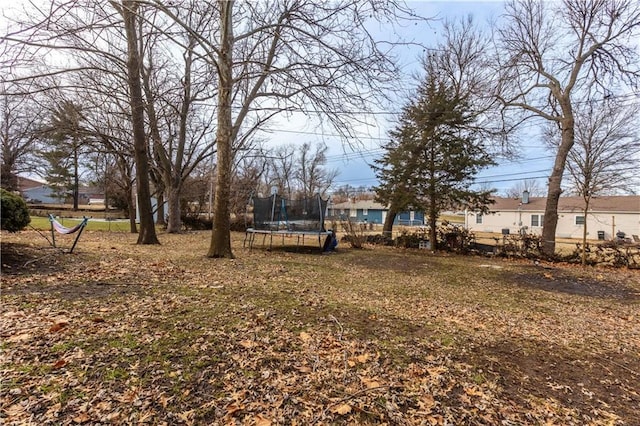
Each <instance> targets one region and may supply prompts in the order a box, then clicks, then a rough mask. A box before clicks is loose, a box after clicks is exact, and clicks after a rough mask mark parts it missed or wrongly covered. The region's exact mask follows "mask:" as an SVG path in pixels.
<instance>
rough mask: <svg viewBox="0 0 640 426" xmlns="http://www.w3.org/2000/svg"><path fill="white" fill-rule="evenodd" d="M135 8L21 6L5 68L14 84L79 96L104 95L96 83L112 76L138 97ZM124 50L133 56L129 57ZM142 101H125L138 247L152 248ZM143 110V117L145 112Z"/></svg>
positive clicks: (79, 1)
mask: <svg viewBox="0 0 640 426" xmlns="http://www.w3.org/2000/svg"><path fill="white" fill-rule="evenodd" d="M137 7H138V2H136V1H130V2H126V4H125V3H123V2H118V1H115V0H111V1H109V2H92V1H87V0H71V1H61V0H60V1H57V0H56V1H54V2H52V3H51V5H50V7H47V8H37V7H36V8H25V10H24V14H23V15H22V16H21V17H20V19H22V20H23V22H16V23H15V30H12V31H11V32H10V33H8V34H7V35H5V36H4V37H3V38H2V41H3V46H4V51H3V53H5V54H6V56H7V57H9V58H11V60H10V61H9V65H8V66H9V68H10V70H11V71H12V72H13V73H14V74H15V77H12V79H13V81H24V80H29V81H31V82H34V85H36V86H37V87H38V89H37V90H40V91H50V90H52V89H53V90H57V91H60V92H65V91H71V92H75V93H78V94H81V95H83V97H84V96H86V94H87V93H91V92H93V91H95V89H96V87H98V88H100V90H102V91H106V89H105V86H104V85H102V84H100V83H101V81H102V79H110V78H111V77H113V76H117V77H118V78H120V79H121V80H122V81H123V82H126V83H127V86H126V87H128V88H127V97H128V96H129V90H131V93H130V95H131V97H135V96H137V95H136V90H135V89H136V82H135V81H134V80H139V78H140V75H139V67H140V64H139V57H140V55H139V52H137V49H138V45H137V37H135V36H136V34H135V33H131V34H132V37H135V38H133V39H132V38H131V37H127V35H129V34H130V32H131V31H134V32H135V30H136V28H137V24H136V22H139V20H138V19H137V15H136V12H137V11H136V9H137ZM125 12H126V13H127V18H131V20H132V22H127V24H132V25H133V26H132V27H131V25H130V27H127V26H126V25H124V21H125V19H124V15H125ZM131 41H134V42H136V43H135V46H132V44H131V43H128V42H131ZM132 48H135V49H136V51H133V50H132ZM52 52H55V53H53V54H52ZM129 52H131V53H132V55H131V57H130V56H129V55H128V53H129ZM136 70H137V71H138V74H136V75H130V72H136ZM80 72H83V73H84V74H83V76H90V78H89V79H88V80H87V81H82V80H81V81H82V82H81V83H79V81H78V80H75V81H74V80H73V79H72V78H71V77H72V76H74V75H77V74H78V73H80ZM54 78H55V79H56V81H54V82H53V84H49V85H47V84H46V83H47V82H49V81H51V80H53V79H54ZM92 83H93V84H92ZM96 83H97V84H96ZM129 83H131V84H129ZM137 85H138V86H139V84H137ZM132 89H133V90H132ZM69 97H70V98H73V96H69ZM141 101H142V98H141V99H135V100H133V101H132V102H129V104H130V110H131V109H133V110H134V114H133V116H134V118H135V119H134V120H133V121H131V123H136V124H137V125H139V126H140V127H139V128H138V129H136V130H135V132H134V133H135V134H136V136H135V137H134V140H136V141H137V142H138V145H136V146H135V153H136V155H135V156H134V157H135V159H136V163H137V164H136V165H137V167H136V168H135V171H136V173H137V175H138V176H137V178H136V186H137V188H138V190H137V198H138V201H139V206H140V209H139V210H140V215H141V221H140V225H141V232H140V235H139V238H138V243H140V244H156V243H158V240H157V236H156V233H155V227H154V224H153V216H152V214H153V212H152V210H151V200H150V199H147V198H148V197H149V196H150V188H149V179H148V156H147V155H146V147H145V148H143V147H142V146H141V144H142V143H144V144H146V135H145V133H144V115H143V116H142V117H139V116H137V111H138V109H137V108H139V107H143V106H144V104H143V103H141ZM142 112H143V114H144V109H143V110H142ZM130 113H131V111H130ZM134 145H135V144H134ZM145 216H148V217H145Z"/></svg>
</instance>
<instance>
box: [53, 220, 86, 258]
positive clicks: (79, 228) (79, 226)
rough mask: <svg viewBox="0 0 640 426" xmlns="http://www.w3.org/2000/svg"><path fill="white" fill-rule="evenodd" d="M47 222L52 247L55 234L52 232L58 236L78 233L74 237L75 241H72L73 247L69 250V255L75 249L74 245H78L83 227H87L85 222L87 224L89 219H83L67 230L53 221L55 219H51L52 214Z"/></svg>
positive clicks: (54, 243)
mask: <svg viewBox="0 0 640 426" xmlns="http://www.w3.org/2000/svg"><path fill="white" fill-rule="evenodd" d="M49 222H50V223H51V239H52V241H53V243H52V245H53V246H54V247H56V233H55V232H54V231H56V232H58V233H59V234H74V233H76V232H78V231H80V232H78V235H77V236H76V239H75V240H74V241H73V245H72V246H71V249H70V250H69V253H73V249H74V248H76V244H78V240H79V239H80V235H82V231H83V230H84V227H85V226H87V222H89V218H88V217H83V218H82V222H80V223H79V224H77V225H76V226H74V227H73V228H67V227H66V226H64V225H62V224H61V223H60V222H58V221H57V220H56V219H55V217H53V215H52V214H50V215H49Z"/></svg>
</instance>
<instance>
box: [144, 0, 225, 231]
mask: <svg viewBox="0 0 640 426" xmlns="http://www.w3.org/2000/svg"><path fill="white" fill-rule="evenodd" d="M194 6H196V7H194V8H186V9H185V8H184V7H182V6H180V7H177V8H175V13H176V15H177V16H180V15H181V14H182V12H184V15H185V16H184V17H182V18H181V19H183V20H184V21H185V22H186V23H188V25H189V27H190V28H191V29H192V30H193V31H195V32H197V33H199V34H200V33H204V32H206V31H207V25H208V23H209V22H210V15H209V14H207V13H202V12H203V10H200V9H199V8H198V7H197V4H194ZM156 14H157V11H156V10H155V9H152V10H151V11H149V12H148V13H147V14H146V15H150V16H149V17H148V18H147V20H152V21H153V22H154V27H157V26H158V25H159V23H157V22H156V21H157V20H158V18H157V17H156V16H155V15H156ZM154 27H152V28H143V26H142V25H140V27H139V34H138V37H139V39H140V43H141V47H140V50H141V51H144V52H146V54H145V55H144V59H143V62H144V66H143V67H142V68H141V72H142V82H143V88H144V93H145V101H146V104H145V107H146V111H147V118H148V123H149V128H150V134H151V139H152V141H153V143H152V147H153V158H154V159H155V160H156V166H157V167H158V169H159V170H158V172H159V173H158V175H159V177H160V178H161V179H162V182H158V184H160V185H157V186H161V187H162V189H163V190H165V191H166V194H167V201H168V209H169V212H168V213H169V221H168V223H167V232H169V233H174V232H179V231H180V229H181V223H180V222H181V221H180V216H181V208H180V199H181V192H182V187H183V184H184V182H185V180H186V179H187V177H188V176H189V175H190V174H191V173H192V172H193V170H194V169H195V168H196V167H197V166H198V165H199V164H200V163H201V162H203V161H205V160H206V159H207V158H209V157H210V156H211V155H213V154H214V145H215V138H214V137H213V135H212V128H213V125H212V124H213V120H214V118H213V117H214V114H213V111H212V109H211V108H207V107H206V106H205V105H204V104H203V103H204V102H206V101H208V100H209V99H211V98H212V97H213V96H214V91H215V90H214V89H215V86H212V85H211V84H210V74H211V73H212V70H210V69H208V66H207V63H206V62H203V61H201V60H200V61H199V60H198V59H197V55H196V52H195V47H196V40H195V37H194V36H193V35H191V34H189V33H184V34H175V33H172V34H171V36H167V34H165V32H166V29H165V27H161V28H154ZM166 38H168V39H169V40H163V39H166ZM183 39H184V40H183ZM163 41H164V42H163ZM169 42H171V44H173V45H174V47H173V49H180V50H182V55H181V57H179V58H174V56H175V55H171V54H169V55H165V54H163V52H165V51H167V49H166V46H167V44H169ZM176 44H177V46H175V45H176ZM156 181H158V179H157V178H156ZM161 195H162V194H161V193H159V194H157V196H158V197H161ZM158 204H159V206H162V203H160V202H159V203H158ZM160 220H163V219H160Z"/></svg>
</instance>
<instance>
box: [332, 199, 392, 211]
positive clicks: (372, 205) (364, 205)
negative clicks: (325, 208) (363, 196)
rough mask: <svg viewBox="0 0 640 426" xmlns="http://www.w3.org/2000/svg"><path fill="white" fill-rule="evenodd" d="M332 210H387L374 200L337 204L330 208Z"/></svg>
mask: <svg viewBox="0 0 640 426" xmlns="http://www.w3.org/2000/svg"><path fill="white" fill-rule="evenodd" d="M329 208H330V209H368V210H387V207H386V206H383V205H382V204H380V203H377V202H375V201H373V200H358V201H356V202H351V201H345V202H344V203H336V204H333V205H330V206H329Z"/></svg>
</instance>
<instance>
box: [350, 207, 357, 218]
mask: <svg viewBox="0 0 640 426" xmlns="http://www.w3.org/2000/svg"><path fill="white" fill-rule="evenodd" d="M349 216H351V217H356V216H358V210H356V209H349Z"/></svg>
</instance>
